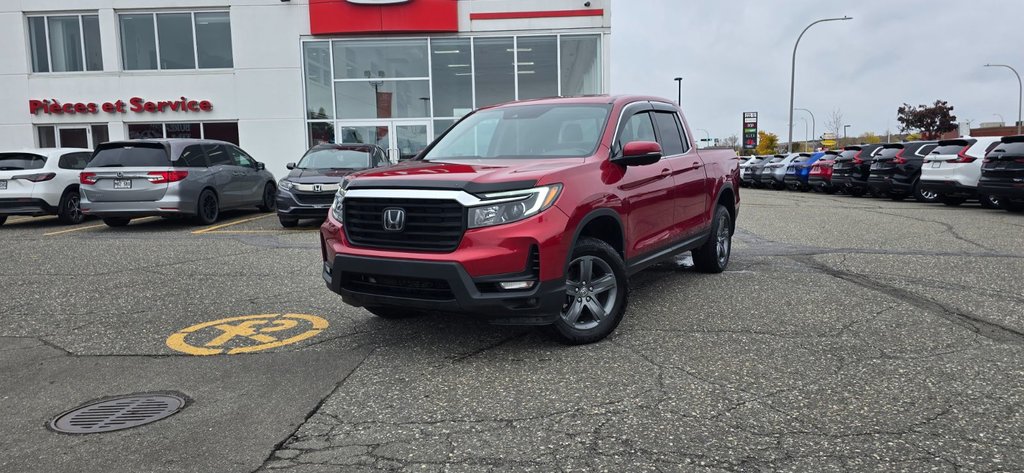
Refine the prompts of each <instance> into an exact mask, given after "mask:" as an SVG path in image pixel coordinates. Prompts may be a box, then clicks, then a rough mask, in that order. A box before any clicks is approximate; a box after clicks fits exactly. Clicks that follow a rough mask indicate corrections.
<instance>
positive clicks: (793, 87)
mask: <svg viewBox="0 0 1024 473" xmlns="http://www.w3.org/2000/svg"><path fill="white" fill-rule="evenodd" d="M852 19H853V18H852V17H849V16H844V17H842V18H822V19H820V20H818V21H815V22H814V23H811V24H809V25H807V27H806V28H804V30H803V31H801V32H800V36H797V37H796V44H794V45H793V63H792V68H791V70H790V75H789V152H790V153H792V152H793V94H794V92H795V91H796V48H797V47H798V46H800V39H801V38H803V37H804V33H806V32H807V30H809V29H811V27H812V26H814V25H817V24H818V23H822V22H825V21H839V20H852Z"/></svg>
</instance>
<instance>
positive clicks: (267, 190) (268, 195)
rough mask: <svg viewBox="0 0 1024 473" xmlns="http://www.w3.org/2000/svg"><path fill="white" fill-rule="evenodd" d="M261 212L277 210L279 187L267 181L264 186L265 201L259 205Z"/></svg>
mask: <svg viewBox="0 0 1024 473" xmlns="http://www.w3.org/2000/svg"><path fill="white" fill-rule="evenodd" d="M259 209H260V212H273V211H275V210H277V189H275V188H274V185H273V184H271V183H269V182H268V183H267V185H266V186H263V203H261V204H260V206H259Z"/></svg>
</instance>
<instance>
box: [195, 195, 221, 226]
mask: <svg viewBox="0 0 1024 473" xmlns="http://www.w3.org/2000/svg"><path fill="white" fill-rule="evenodd" d="M219 216H220V202H218V201H217V194H214V193H213V191H211V190H210V189H206V190H204V191H203V192H201V193H200V194H199V200H198V201H197V202H196V222H197V223H198V224H200V225H211V224H213V222H216V221H217V217H219Z"/></svg>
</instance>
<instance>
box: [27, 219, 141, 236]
mask: <svg viewBox="0 0 1024 473" xmlns="http://www.w3.org/2000/svg"><path fill="white" fill-rule="evenodd" d="M154 218H156V217H144V218H137V219H135V220H132V222H133V223H135V222H142V221H145V220H153V219H154ZM106 225H107V224H105V223H100V224H96V225H86V226H84V227H82V226H78V227H75V228H69V229H67V230H59V231H56V232H47V233H44V234H43V236H54V235H63V234H65V233H71V232H78V231H82V230H88V229H90V228H96V227H103V226H106Z"/></svg>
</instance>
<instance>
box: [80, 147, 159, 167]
mask: <svg viewBox="0 0 1024 473" xmlns="http://www.w3.org/2000/svg"><path fill="white" fill-rule="evenodd" d="M170 165H171V160H170V158H169V157H168V156H167V150H165V149H164V147H163V146H161V145H159V144H153V143H135V144H123V145H120V144H116V145H112V146H109V147H105V148H100V149H99V150H98V151H96V155H95V156H94V157H93V158H92V161H89V167H91V168H109V167H165V166H170Z"/></svg>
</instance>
